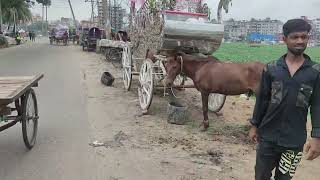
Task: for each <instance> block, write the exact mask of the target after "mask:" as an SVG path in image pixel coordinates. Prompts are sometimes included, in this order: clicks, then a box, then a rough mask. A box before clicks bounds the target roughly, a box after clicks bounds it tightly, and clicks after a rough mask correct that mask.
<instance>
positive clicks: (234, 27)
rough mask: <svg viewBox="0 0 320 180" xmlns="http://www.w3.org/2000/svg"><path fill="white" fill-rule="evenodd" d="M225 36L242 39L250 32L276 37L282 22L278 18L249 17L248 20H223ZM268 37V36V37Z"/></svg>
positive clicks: (279, 32)
mask: <svg viewBox="0 0 320 180" xmlns="http://www.w3.org/2000/svg"><path fill="white" fill-rule="evenodd" d="M224 25H225V38H226V39H239V40H244V39H245V38H246V37H247V36H248V35H250V34H261V35H270V36H274V37H277V36H279V34H281V33H282V26H283V23H282V22H281V21H279V20H271V19H270V18H266V19H263V20H261V19H259V20H256V19H253V18H252V19H251V20H250V21H246V20H242V21H236V20H234V19H230V20H228V21H225V22H224ZM268 39H270V38H268Z"/></svg>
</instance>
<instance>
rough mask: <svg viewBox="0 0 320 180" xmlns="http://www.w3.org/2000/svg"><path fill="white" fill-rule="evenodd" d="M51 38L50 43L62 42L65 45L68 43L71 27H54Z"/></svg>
mask: <svg viewBox="0 0 320 180" xmlns="http://www.w3.org/2000/svg"><path fill="white" fill-rule="evenodd" d="M49 39H50V44H53V43H56V44H57V45H58V44H59V43H62V44H63V45H65V46H66V45H68V40H69V28H68V27H67V26H63V25H59V26H57V27H55V28H53V29H52V30H51V32H50V36H49Z"/></svg>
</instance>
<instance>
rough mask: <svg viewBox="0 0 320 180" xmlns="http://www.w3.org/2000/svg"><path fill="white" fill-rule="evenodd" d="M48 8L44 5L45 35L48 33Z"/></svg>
mask: <svg viewBox="0 0 320 180" xmlns="http://www.w3.org/2000/svg"><path fill="white" fill-rule="evenodd" d="M48 25H49V23H48V6H47V5H46V34H47V33H48Z"/></svg>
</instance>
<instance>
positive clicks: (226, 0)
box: [217, 0, 232, 23]
mask: <svg viewBox="0 0 320 180" xmlns="http://www.w3.org/2000/svg"><path fill="white" fill-rule="evenodd" d="M229 4H231V6H232V0H220V1H219V4H218V12H217V16H218V22H219V23H221V20H222V14H221V13H222V9H224V11H225V12H226V13H228V12H229Z"/></svg>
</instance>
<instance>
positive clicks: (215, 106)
mask: <svg viewBox="0 0 320 180" xmlns="http://www.w3.org/2000/svg"><path fill="white" fill-rule="evenodd" d="M225 101H226V95H223V94H216V93H212V94H210V95H209V99H208V109H209V110H210V111H212V112H219V111H220V110H221V109H222V107H223V105H224V103H225Z"/></svg>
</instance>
